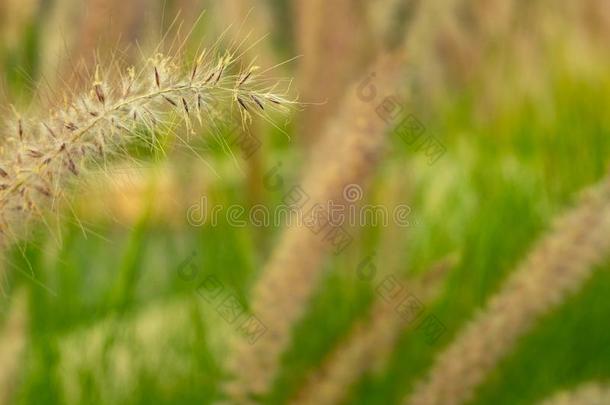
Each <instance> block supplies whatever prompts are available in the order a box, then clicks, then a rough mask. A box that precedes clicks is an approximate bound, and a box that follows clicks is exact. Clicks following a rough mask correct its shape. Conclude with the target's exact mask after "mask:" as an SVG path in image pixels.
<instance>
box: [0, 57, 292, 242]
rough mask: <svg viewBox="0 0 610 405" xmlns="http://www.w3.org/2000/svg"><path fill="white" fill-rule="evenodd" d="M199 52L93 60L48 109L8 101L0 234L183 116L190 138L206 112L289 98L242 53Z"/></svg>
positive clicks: (154, 142) (274, 104)
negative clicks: (83, 78)
mask: <svg viewBox="0 0 610 405" xmlns="http://www.w3.org/2000/svg"><path fill="white" fill-rule="evenodd" d="M236 52H237V51H234V52H229V51H226V52H223V53H219V52H216V51H209V52H206V51H205V50H204V51H202V52H199V53H198V55H197V56H196V57H195V58H194V60H190V61H189V60H187V61H186V62H184V59H183V58H182V57H181V56H180V54H179V53H178V52H176V51H174V52H171V51H170V52H169V56H167V55H163V54H161V53H156V54H154V55H153V56H152V57H151V58H148V59H147V60H144V61H143V63H142V65H141V66H140V67H138V70H136V68H135V67H123V66H121V64H120V63H118V62H115V63H109V64H108V65H106V66H104V65H101V64H98V65H97V67H96V69H95V72H94V74H92V77H91V78H90V79H91V81H90V86H89V90H88V91H86V92H84V93H82V94H79V93H77V94H67V95H64V96H63V97H62V96H56V100H55V102H56V104H55V105H53V106H52V107H51V109H50V111H49V113H48V114H43V115H42V116H29V115H26V114H21V113H19V112H18V111H16V110H14V109H13V119H12V120H11V121H10V124H9V125H7V127H6V128H5V129H4V133H5V136H6V138H5V141H4V142H3V145H2V147H1V148H0V242H2V243H4V242H6V241H7V240H12V239H18V238H19V237H20V236H21V234H22V232H24V231H25V229H24V228H26V225H27V224H28V223H29V222H30V219H32V218H36V217H37V218H43V217H44V213H45V212H48V211H50V210H53V209H54V208H56V207H57V202H58V200H59V199H61V197H62V196H64V195H65V193H64V189H65V187H66V185H67V183H69V182H70V181H71V179H74V178H77V177H79V176H80V175H81V173H82V172H83V170H86V169H87V168H89V167H91V166H94V165H97V166H98V167H104V165H105V164H106V162H107V161H108V160H109V159H112V158H114V157H115V156H117V155H123V156H125V155H127V153H126V152H125V147H126V146H127V145H128V144H129V143H130V142H133V141H134V140H139V141H141V142H143V143H144V144H146V145H149V146H150V147H151V148H160V142H159V139H158V137H157V136H158V135H159V130H164V131H168V128H169V127H170V126H171V125H174V123H175V122H176V121H180V122H182V123H183V124H184V126H185V130H184V133H185V135H180V136H179V139H180V140H181V141H182V142H184V143H188V140H189V137H190V136H192V135H195V134H196V132H195V130H194V128H195V127H202V126H204V125H205V124H209V122H210V121H212V122H214V121H216V120H220V119H222V120H225V119H227V115H229V116H230V117H233V116H234V117H239V118H240V119H241V120H242V122H243V123H244V125H245V124H247V123H249V122H250V121H251V117H252V116H256V115H267V114H269V113H270V112H273V111H278V110H279V111H286V109H287V108H288V107H289V106H290V105H292V104H293V101H291V100H288V99H287V98H285V97H284V93H283V92H279V91H278V90H277V89H278V86H282V84H281V83H279V81H277V80H275V81H270V79H266V78H263V77H261V76H259V73H258V71H257V67H256V66H254V65H252V64H248V65H241V60H240V58H239V57H240V54H239V53H236Z"/></svg>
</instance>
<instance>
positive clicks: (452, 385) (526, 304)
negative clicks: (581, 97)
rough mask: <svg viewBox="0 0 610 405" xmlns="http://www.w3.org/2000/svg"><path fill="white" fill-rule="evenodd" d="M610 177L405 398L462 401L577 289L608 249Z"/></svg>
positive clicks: (420, 403) (428, 402) (438, 404)
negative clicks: (530, 330) (537, 322)
mask: <svg viewBox="0 0 610 405" xmlns="http://www.w3.org/2000/svg"><path fill="white" fill-rule="evenodd" d="M609 234H610V179H608V178H606V179H605V180H604V181H602V183H601V184H599V185H598V186H596V187H594V188H591V189H590V190H587V192H585V193H584V195H583V197H582V199H581V200H580V202H579V203H578V205H576V207H574V208H573V209H572V210H570V211H568V212H567V213H566V214H565V215H563V216H562V217H560V218H559V220H557V221H556V222H555V224H554V226H553V229H552V231H551V232H549V233H548V235H547V236H546V237H544V238H543V239H542V240H541V241H539V243H538V244H537V245H536V247H535V248H534V249H533V250H532V251H531V253H530V254H529V256H528V257H527V259H526V260H525V261H524V262H523V263H522V264H521V266H520V267H519V268H517V270H516V271H515V272H514V273H512V274H511V275H510V276H509V277H508V279H507V280H506V281H505V282H504V284H503V285H502V287H501V288H500V290H499V291H498V292H497V293H496V294H495V295H493V296H492V297H491V298H490V299H489V301H488V303H487V305H486V306H485V308H484V309H482V310H481V311H479V312H478V313H477V314H476V315H475V316H474V319H472V320H471V321H470V322H469V323H468V324H467V325H466V326H465V327H464V328H463V329H462V331H461V332H459V333H458V335H457V336H456V337H455V339H454V340H453V341H452V343H451V344H450V345H449V346H448V347H447V348H445V349H444V350H443V351H442V352H441V353H440V354H439V355H438V356H437V359H436V361H435V363H434V365H433V367H432V369H431V371H430V372H429V374H428V376H427V377H426V378H424V379H423V380H422V381H420V382H419V383H418V384H417V385H416V387H415V391H414V392H413V394H412V395H411V396H409V397H408V398H407V399H406V400H405V404H409V405H458V404H463V403H465V402H467V401H468V400H470V399H471V398H472V396H473V395H474V392H475V389H476V388H477V386H478V385H479V384H481V383H482V382H483V381H484V379H485V377H486V376H487V375H488V373H489V372H490V371H491V370H492V369H493V368H494V367H495V366H496V365H497V364H498V362H499V361H500V360H501V359H502V358H503V357H504V356H506V354H507V353H508V352H509V351H510V350H511V349H512V348H513V347H514V345H515V343H516V342H517V340H518V339H519V338H520V337H521V336H523V335H524V334H525V333H527V332H528V330H529V329H530V328H531V327H532V325H533V324H534V322H535V321H536V320H537V319H539V318H540V317H541V316H542V315H544V314H546V313H548V312H550V311H551V310H553V309H554V308H556V307H557V306H559V305H560V304H561V303H562V302H563V301H564V300H565V299H566V298H567V297H568V296H569V295H570V294H571V293H574V292H575V291H578V290H579V289H580V288H581V287H582V286H583V284H584V283H585V282H586V281H587V279H588V278H589V277H590V275H591V274H592V272H593V268H594V266H596V265H598V264H600V263H601V261H602V260H603V259H604V258H606V257H607V255H608V253H609V251H610V238H608V235H609Z"/></svg>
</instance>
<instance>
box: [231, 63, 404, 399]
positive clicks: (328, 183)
mask: <svg viewBox="0 0 610 405" xmlns="http://www.w3.org/2000/svg"><path fill="white" fill-rule="evenodd" d="M403 59H404V57H403V54H402V52H397V53H395V54H385V55H383V56H381V57H380V58H379V59H378V60H377V61H376V62H375V63H374V64H373V65H372V66H371V67H370V69H371V70H374V71H376V72H377V74H378V77H379V80H378V81H377V82H376V83H375V85H376V86H377V90H378V93H379V94H380V95H384V94H386V95H391V94H393V92H394V91H396V88H397V86H399V84H400V82H401V80H400V79H401V70H402V69H403V66H404V65H403ZM355 87H356V86H354V89H353V91H352V92H350V93H349V95H348V97H346V99H345V102H344V104H343V105H342V108H341V112H340V114H339V115H338V118H337V120H336V121H334V122H333V124H332V125H331V126H330V127H329V130H328V132H327V133H326V134H325V136H324V138H323V141H322V143H321V145H320V147H319V149H316V151H317V152H318V153H317V154H316V153H315V152H314V154H313V159H312V164H311V165H308V166H307V169H306V171H305V172H304V179H303V181H302V182H301V184H300V187H301V189H302V190H304V191H305V192H306V193H307V194H308V196H309V201H310V202H317V203H319V204H322V205H324V204H328V202H329V201H334V202H335V203H337V204H344V205H345V206H346V207H348V206H349V205H350V204H349V203H348V202H346V200H345V198H344V195H343V191H344V188H345V187H346V186H347V185H350V184H362V183H363V182H365V180H366V179H367V177H368V176H369V175H370V173H371V171H372V170H373V168H374V167H375V165H376V163H377V161H378V160H379V158H380V155H381V152H382V149H383V146H384V143H385V138H386V130H387V129H388V125H387V124H386V123H385V122H384V121H383V120H381V119H380V118H379V116H378V115H377V113H376V111H375V107H376V105H375V104H373V103H370V102H368V101H365V100H364V99H362V98H361V97H358V95H357V93H356V91H355ZM379 101H381V100H379ZM331 152H332V155H333V158H332V159H330V158H329V159H325V158H324V156H326V157H328V156H329V153H331ZM291 222H292V223H293V225H292V226H290V227H288V228H287V229H286V230H285V232H284V234H283V235H282V237H281V240H280V242H279V245H278V246H277V248H276V249H275V251H274V253H273V256H272V257H271V259H270V261H269V263H268V264H267V265H266V266H265V268H264V269H263V272H262V274H261V278H260V279H259V281H258V282H257V283H256V285H255V287H254V289H253V291H252V298H251V310H252V313H253V314H254V315H256V316H257V317H258V318H259V319H260V320H261V322H262V323H263V324H264V325H265V326H266V327H267V328H268V331H267V333H265V334H264V335H263V336H262V337H261V338H260V339H259V340H258V341H257V342H256V343H255V344H254V345H249V344H247V343H245V342H242V343H241V344H238V345H237V347H236V350H235V351H234V353H233V354H232V358H231V361H230V364H229V369H230V371H231V373H232V374H233V377H234V379H233V381H231V382H230V383H229V384H228V385H227V387H226V391H227V394H228V395H229V396H230V398H231V400H232V401H233V402H234V403H248V401H254V400H256V398H258V397H260V396H261V395H263V394H265V393H266V392H267V391H268V390H269V388H270V387H271V384H272V382H273V380H274V378H275V375H276V373H277V370H278V366H279V362H280V356H281V354H282V353H283V352H284V350H285V349H286V348H287V346H288V344H289V342H290V340H291V329H292V326H293V325H294V323H295V322H296V321H297V320H298V319H299V318H300V317H301V316H302V315H303V313H304V311H305V309H306V307H307V304H308V301H309V298H310V296H311V294H312V292H313V290H314V289H315V286H316V285H317V283H318V280H319V278H320V276H321V269H322V262H323V260H324V258H325V257H326V255H327V252H328V250H329V242H328V241H325V240H324V238H323V236H324V235H323V233H319V234H317V233H315V232H314V231H312V230H311V229H309V228H308V227H307V226H305V225H303V224H302V223H301V224H296V221H291Z"/></svg>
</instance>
